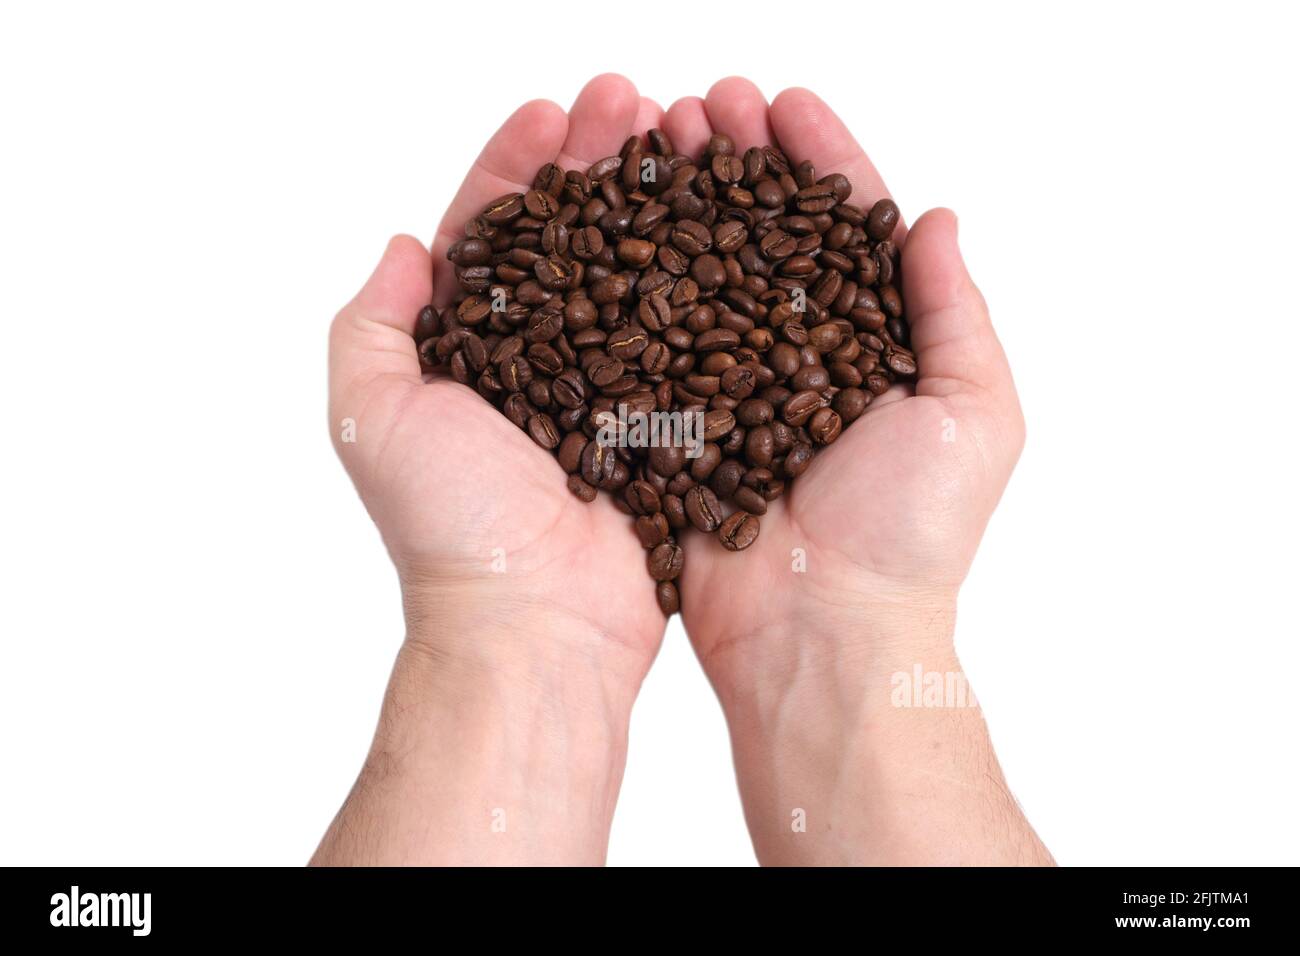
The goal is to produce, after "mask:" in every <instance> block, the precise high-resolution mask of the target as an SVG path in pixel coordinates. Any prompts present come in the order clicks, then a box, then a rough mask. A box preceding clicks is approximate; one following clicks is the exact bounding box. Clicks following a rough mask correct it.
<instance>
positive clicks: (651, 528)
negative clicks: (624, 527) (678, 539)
mask: <svg viewBox="0 0 1300 956" xmlns="http://www.w3.org/2000/svg"><path fill="white" fill-rule="evenodd" d="M635 526H636V536H637V539H638V540H639V541H640V542H641V547H643V548H657V547H659V545H661V544H663V543H664V542H665V541H666V540H668V534H669V530H670V527H669V524H668V517H667V515H665V514H664V513H663V512H656V513H655V514H649V515H641V516H640V517H639V518H637V519H636V523H635Z"/></svg>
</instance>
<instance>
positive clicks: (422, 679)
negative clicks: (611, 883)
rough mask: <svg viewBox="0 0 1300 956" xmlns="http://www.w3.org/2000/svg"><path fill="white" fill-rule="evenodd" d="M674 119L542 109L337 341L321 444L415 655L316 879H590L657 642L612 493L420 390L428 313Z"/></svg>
mask: <svg viewBox="0 0 1300 956" xmlns="http://www.w3.org/2000/svg"><path fill="white" fill-rule="evenodd" d="M660 118H661V111H660V110H659V108H658V107H657V106H655V105H654V104H653V103H651V102H650V101H649V100H643V99H642V98H641V97H640V96H638V94H637V92H636V89H635V88H634V87H633V86H632V84H631V83H629V82H628V81H627V80H625V79H623V78H621V77H617V76H602V77H597V78H596V79H595V80H592V81H591V83H589V84H588V85H587V86H586V88H585V89H584V90H583V91H582V93H581V94H580V95H579V96H578V99H577V101H576V102H575V103H574V106H573V109H572V110H571V112H570V113H569V114H568V115H567V116H566V115H565V113H564V111H563V110H562V109H560V108H559V107H558V106H556V105H555V104H553V103H548V102H543V101H534V102H531V103H528V104H525V105H524V106H523V107H521V108H520V109H519V110H518V111H516V112H515V114H514V115H513V116H511V117H510V118H509V119H508V120H507V121H506V123H505V125H504V126H502V128H501V129H500V131H498V132H497V134H496V135H495V136H494V137H493V138H492V140H491V141H490V142H489V143H488V144H487V146H486V147H484V149H483V152H482V154H481V155H480V156H479V159H478V161H477V162H476V163H475V165H474V168H473V169H472V170H471V171H470V173H469V175H468V176H467V177H466V178H465V182H464V184H463V185H462V186H461V189H460V192H459V193H458V194H457V196H456V198H455V200H454V201H453V202H452V204H451V207H450V209H449V210H448V211H447V214H446V216H445V217H444V218H443V222H442V225H441V226H440V227H439V228H438V233H437V237H436V239H435V241H434V244H433V249H432V253H430V252H429V251H426V250H425V248H424V247H423V246H422V245H421V244H420V243H419V242H418V241H417V240H415V239H412V238H409V237H405V236H399V237H397V238H395V239H394V240H392V242H390V243H389V246H388V249H387V251H386V252H385V254H384V257H383V260H382V261H381V262H380V263H379V266H378V268H377V269H376V270H375V273H374V275H372V276H371V278H370V280H369V282H367V283H366V286H365V288H363V289H362V290H361V292H360V293H359V294H358V295H357V297H356V298H355V299H354V300H353V301H352V302H351V303H350V304H349V305H347V306H346V307H345V308H344V309H343V311H342V312H340V313H339V315H338V317H337V318H336V319H335V321H334V325H333V327H332V329H331V333H330V430H331V433H332V435H333V437H334V442H335V446H336V448H337V450H338V453H339V457H340V458H341V459H342V460H343V463H344V465H345V466H346V467H347V470H348V473H349V474H350V475H351V476H352V480H353V482H354V483H355V484H356V487H357V490H358V492H359V493H360V495H361V499H362V501H364V502H365V505H366V508H367V510H368V511H369V512H370V515H371V517H372V518H373V519H374V521H375V524H376V525H377V526H378V528H379V531H380V533H381V535H382V536H383V539H384V543H385V544H386V545H387V547H388V551H389V554H390V555H391V556H392V559H393V562H394V564H395V565H396V566H397V571H398V576H399V578H400V580H401V584H402V594H403V600H404V603H405V606H406V616H407V640H406V643H405V645H404V646H403V649H402V652H401V654H400V655H399V657H398V662H397V666H396V667H395V668H394V672H393V678H392V681H391V682H390V685H389V689H388V694H387V697H386V698H385V701H384V709H383V712H382V714H381V718H380V724H379V729H378V731H377V732H376V735H375V741H374V744H373V746H372V749H371V752H370V756H369V758H368V759H367V761H366V765H365V767H364V768H363V770H362V772H361V775H360V777H359V778H358V780H357V784H356V786H355V787H354V788H353V791H352V793H351V794H350V795H349V797H348V800H347V802H346V803H345V804H344V807H343V809H342V810H341V811H340V812H339V815H338V817H337V818H336V820H335V822H334V825H333V826H331V827H330V829H329V832H327V834H326V835H325V838H324V840H323V841H322V843H321V846H320V849H319V850H318V851H317V854H316V857H315V858H314V860H315V862H318V863H343V864H356V863H426V864H427V863H475V864H484V863H511V864H521V863H552V864H554V863H599V862H601V861H603V859H604V852H605V843H606V840H607V839H608V833H609V825H610V820H611V817H612V814H613V808H614V801H615V798H616V795H617V792H618V786H619V782H620V780H621V777H622V770H623V760H624V754H625V752H626V739H627V722H628V719H629V714H630V710H631V706H632V700H633V698H634V696H635V694H636V691H637V689H638V688H639V686H640V683H641V680H642V678H643V677H644V675H645V673H646V671H647V669H648V668H649V666H650V663H651V661H652V660H653V658H654V655H655V652H656V650H657V649H658V646H659V642H660V640H661V639H662V636H663V631H664V623H665V622H664V618H663V615H662V614H661V613H660V611H659V608H658V605H657V603H656V601H655V598H654V588H653V586H652V583H651V582H650V581H649V580H648V578H647V577H646V575H645V572H644V570H643V569H644V565H645V557H644V553H643V552H642V550H641V548H640V546H639V544H638V542H637V539H636V537H635V535H634V534H633V533H632V530H631V527H630V524H629V520H628V518H627V516H626V515H623V514H621V513H619V512H618V511H617V510H616V509H615V508H614V507H613V505H612V504H611V502H610V500H609V499H608V496H604V495H602V496H600V497H599V498H598V499H597V500H596V501H595V502H593V503H592V504H583V503H582V502H580V501H578V500H577V499H576V498H574V497H573V496H572V495H571V494H570V493H569V491H568V490H567V488H566V484H565V476H564V474H563V471H562V470H561V468H560V467H559V465H558V464H557V463H556V461H555V459H554V458H553V457H552V455H550V454H549V453H547V452H545V451H543V450H542V449H541V448H539V447H538V446H537V445H535V444H534V443H533V442H532V440H531V439H530V438H529V437H528V436H527V435H526V434H525V433H523V432H522V431H520V430H519V429H517V428H515V427H514V426H513V425H512V424H511V423H510V422H509V421H508V420H507V419H506V418H505V417H504V416H502V414H501V413H500V412H498V411H497V410H496V409H495V408H493V407H492V406H491V405H490V404H488V402H486V401H485V400H484V399H482V398H481V397H480V396H479V395H478V394H477V393H476V392H475V391H473V390H472V389H468V388H465V387H464V386H462V385H459V384H456V383H455V382H453V381H451V380H450V379H447V378H442V377H436V376H422V375H421V372H420V364H419V359H418V355H417V352H416V345H415V341H414V339H413V333H414V331H415V324H416V317H417V315H418V313H419V311H420V309H421V308H422V307H423V306H425V305H426V304H428V303H429V302H430V301H433V303H434V304H435V305H437V306H438V307H440V308H441V307H444V306H446V305H447V304H449V302H450V300H451V297H452V295H453V293H454V291H455V283H456V280H455V277H454V274H453V272H452V268H451V265H450V263H448V262H447V261H446V257H445V254H446V250H447V247H448V246H449V245H450V244H451V243H452V242H453V241H455V240H456V239H457V238H460V237H461V236H463V232H462V228H463V226H464V223H465V222H466V221H467V220H469V219H471V218H472V217H473V216H475V215H477V214H478V213H479V211H480V210H481V209H482V208H483V206H485V205H486V204H487V203H488V202H490V201H491V200H492V199H494V198H496V197H497V196H500V195H502V194H503V193H507V192H517V191H523V190H525V189H527V188H529V187H530V185H531V183H532V179H533V176H534V174H535V173H536V172H537V170H538V169H539V168H540V167H541V166H543V165H544V164H546V163H548V162H556V163H557V164H559V165H560V166H562V167H563V168H565V169H570V168H586V167H587V166H589V165H591V164H592V163H593V162H595V161H596V160H598V159H601V158H603V157H605V156H608V155H611V154H614V153H617V152H618V150H619V147H620V146H621V145H622V143H623V141H624V140H625V139H626V138H627V137H628V136H629V135H631V134H632V133H644V132H645V130H646V129H648V128H650V127H652V126H657V125H658V124H659V121H660Z"/></svg>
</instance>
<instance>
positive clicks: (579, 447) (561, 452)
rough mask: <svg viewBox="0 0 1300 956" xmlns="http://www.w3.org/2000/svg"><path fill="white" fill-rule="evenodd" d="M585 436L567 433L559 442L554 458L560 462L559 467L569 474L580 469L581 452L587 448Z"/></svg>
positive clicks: (580, 433) (579, 433)
mask: <svg viewBox="0 0 1300 956" xmlns="http://www.w3.org/2000/svg"><path fill="white" fill-rule="evenodd" d="M587 441H588V439H587V436H586V435H584V434H583V433H582V432H577V431H574V432H569V434H567V435H565V436H564V439H563V440H562V441H561V442H560V447H559V449H557V450H556V452H555V457H556V458H557V459H558V460H559V462H560V467H561V468H563V469H564V470H565V471H567V472H568V473H569V474H573V473H575V472H577V470H578V469H579V468H581V467H582V452H583V450H584V449H585V448H586V447H587Z"/></svg>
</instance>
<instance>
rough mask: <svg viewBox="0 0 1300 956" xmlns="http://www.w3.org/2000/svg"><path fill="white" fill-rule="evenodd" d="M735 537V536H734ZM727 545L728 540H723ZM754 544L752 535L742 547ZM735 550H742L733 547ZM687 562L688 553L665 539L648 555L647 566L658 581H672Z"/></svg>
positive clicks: (651, 575)
mask: <svg viewBox="0 0 1300 956" xmlns="http://www.w3.org/2000/svg"><path fill="white" fill-rule="evenodd" d="M733 537H734V536H733ZM723 544H724V545H726V541H725V540H724V541H723ZM750 544H753V538H752V537H751V538H750V539H749V541H748V542H746V543H745V544H744V545H742V546H741V547H748V546H749V545H750ZM731 550H733V551H738V550H740V549H739V548H732V549H731ZM685 562H686V554H685V552H684V551H682V549H681V547H680V546H679V545H677V544H674V543H672V542H670V541H665V542H664V543H663V544H661V545H659V546H657V547H656V548H655V549H654V550H653V551H651V552H650V554H649V555H647V556H646V568H647V569H648V570H649V571H650V577H652V578H654V579H655V580H656V581H672V580H673V579H675V578H677V577H678V576H679V575H680V574H681V573H682V565H683V564H684V563H685Z"/></svg>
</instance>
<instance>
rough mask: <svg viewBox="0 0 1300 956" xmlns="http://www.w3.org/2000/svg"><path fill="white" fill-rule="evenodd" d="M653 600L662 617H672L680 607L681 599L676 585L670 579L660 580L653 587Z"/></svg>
mask: <svg viewBox="0 0 1300 956" xmlns="http://www.w3.org/2000/svg"><path fill="white" fill-rule="evenodd" d="M655 600H656V601H658V602H659V610H661V611H663V614H664V617H672V616H673V615H674V614H676V613H677V612H678V611H680V610H681V609H682V601H681V598H680V597H679V596H678V593H677V585H675V584H673V582H672V581H660V582H659V584H658V585H657V586H656V587H655Z"/></svg>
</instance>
